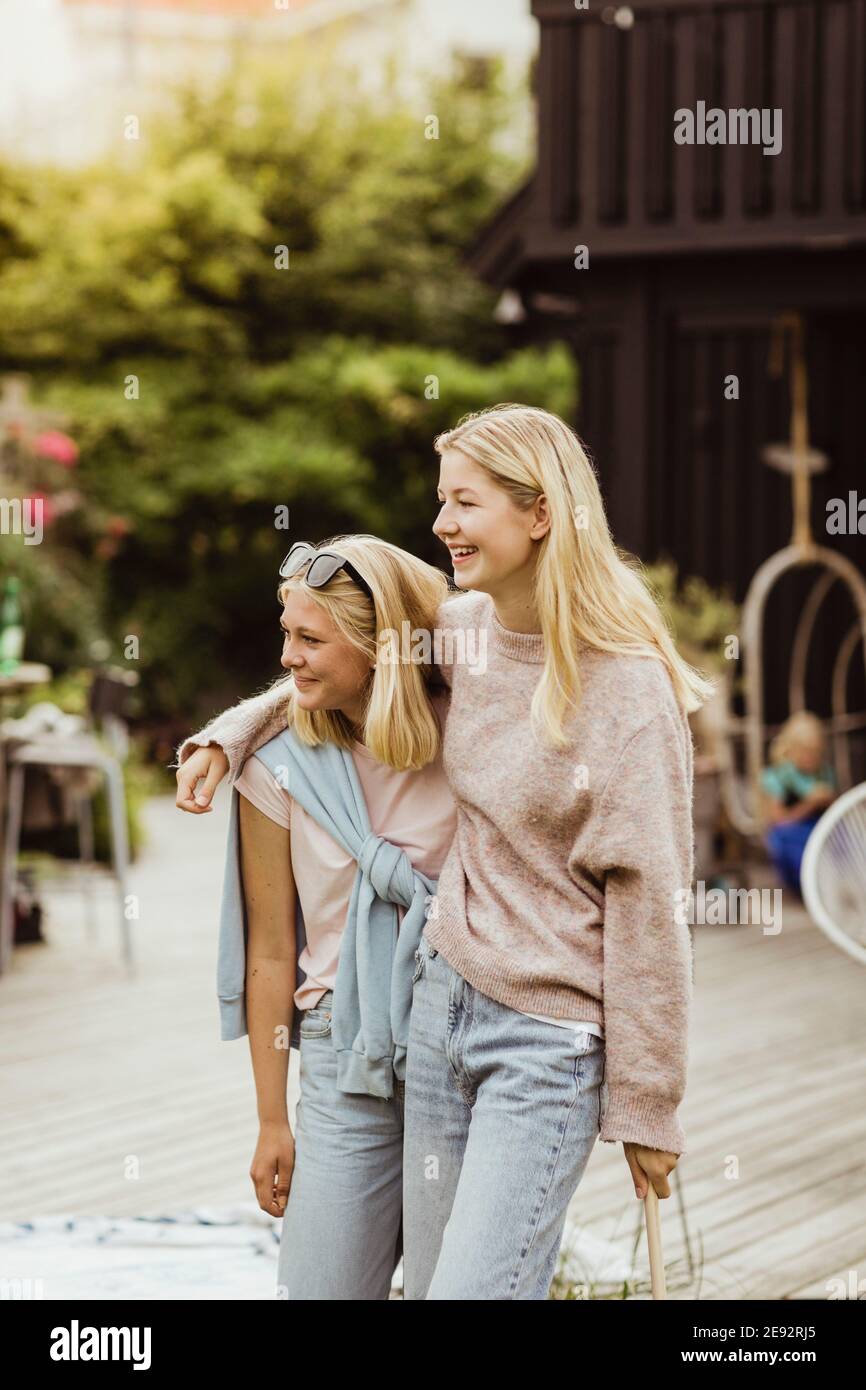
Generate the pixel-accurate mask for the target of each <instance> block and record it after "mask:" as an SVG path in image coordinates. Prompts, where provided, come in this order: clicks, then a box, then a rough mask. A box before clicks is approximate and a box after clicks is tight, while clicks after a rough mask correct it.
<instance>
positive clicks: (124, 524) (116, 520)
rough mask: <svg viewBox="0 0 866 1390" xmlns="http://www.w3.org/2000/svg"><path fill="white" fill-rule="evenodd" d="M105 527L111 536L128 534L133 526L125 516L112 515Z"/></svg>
mask: <svg viewBox="0 0 866 1390" xmlns="http://www.w3.org/2000/svg"><path fill="white" fill-rule="evenodd" d="M105 529H106V531H107V532H108V535H109V536H128V535H129V532H130V531H131V530H132V527H131V526H130V524H129V522H128V521H127V519H126V517H125V516H110V517H109V518H108V525H107V526H106V528H105Z"/></svg>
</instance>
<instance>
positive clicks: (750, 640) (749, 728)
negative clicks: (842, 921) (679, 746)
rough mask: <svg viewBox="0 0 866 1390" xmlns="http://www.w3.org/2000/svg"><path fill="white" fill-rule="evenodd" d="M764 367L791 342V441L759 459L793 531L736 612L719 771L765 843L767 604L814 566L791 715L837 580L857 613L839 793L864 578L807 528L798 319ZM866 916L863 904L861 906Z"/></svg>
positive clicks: (837, 706) (832, 726)
mask: <svg viewBox="0 0 866 1390" xmlns="http://www.w3.org/2000/svg"><path fill="white" fill-rule="evenodd" d="M774 327H775V330H776V331H775V335H774V338H773V343H772V353H771V364H770V370H771V371H772V372H773V374H774V375H781V371H782V355H783V348H784V342H785V336H786V334H788V335H789V336H790V339H791V345H792V364H791V430H790V443H789V444H787V445H772V446H770V447H768V449H767V450H765V454H764V461H765V462H766V463H769V464H770V465H771V466H772V467H775V468H777V469H780V470H781V471H783V472H786V473H789V474H790V475H791V480H792V490H793V530H792V536H791V541H790V544H789V545H787V546H785V547H784V548H783V549H782V550H779V551H777V552H776V553H775V554H774V555H771V556H770V557H769V558H768V559H767V560H765V561H764V562H763V564H761V565H760V566H759V567H758V569H757V570H756V572H755V574H754V576H753V578H752V582H751V584H750V585H749V590H748V593H747V594H746V598H745V601H744V603H743V609H742V620H741V657H742V663H743V672H744V681H745V705H746V712H745V715H744V716H742V717H737V716H736V715H734V714H733V712H732V680H731V678H730V677H728V678H727V681H726V684H727V710H726V717H725V727H724V740H723V756H722V766H721V769H720V774H721V775H720V791H721V797H722V804H723V806H724V808H725V812H726V814H727V816H728V818H729V820H730V822H731V824H732V825H733V827H734V829H735V830H736V831H737V832H738V833H739V834H740V835H742V836H743V837H744V838H747V839H759V838H763V835H764V832H765V830H766V825H765V818H764V815H763V814H762V807H761V773H762V771H763V767H764V758H765V753H766V747H767V743H768V741H769V739H770V738H771V737H772V735H773V734H774V733H775V732H777V731H778V729H779V728H780V727H781V726H780V725H768V724H766V723H765V722H764V673H763V636H764V615H765V612H766V607H767V601H768V599H769V596H770V594H771V592H772V591H773V589H774V588H775V586H776V584H777V583H778V582H779V580H780V579H781V578H782V577H783V576H784V575H786V574H787V573H789V572H790V571H791V570H795V569H799V568H803V567H804V566H807V565H818V566H820V567H821V568H822V570H823V573H822V574H821V575H820V576H819V577H818V579H817V581H816V583H815V584H814V585H813V587H812V590H811V592H810V594H809V596H808V598H807V600H806V603H805V604H804V606H803V610H802V612H801V614H800V618H799V621H798V623H797V629H796V632H795V636H794V645H793V649H792V654H791V665H790V672H789V679H788V704H789V714H794V713H796V712H798V711H801V710H804V709H805V708H806V693H805V687H806V674H807V666H808V656H809V648H810V645H811V640H812V636H813V633H814V630H815V623H816V620H817V617H818V613H819V610H820V608H821V605H822V604H823V602H824V600H825V598H826V597H827V594H828V593H829V592H830V590H831V589H832V587H833V585H834V584H835V583H836V581H837V580H839V581H841V582H842V583H843V584H844V585H846V587H847V589H848V591H849V593H850V595H851V598H852V600H853V603H854V608H855V610H856V613H857V617H856V619H855V622H854V624H853V626H852V627H851V629H850V630H849V632H848V633H847V635H846V637H845V639H844V641H843V642H842V644H841V646H840V649H839V651H838V653H837V655H836V660H835V662H834V666H833V672H832V678H831V701H832V715H831V716H830V717H829V718H828V719H824V720H823V721H822V722H823V723H824V726H825V728H826V729H827V732H828V734H829V737H830V740H831V744H832V750H833V761H834V764H835V768H836V773H837V777H838V779H839V785H840V788H841V790H843V791H844V790H846V788H847V787H850V785H851V781H852V776H851V759H850V747H849V741H848V739H849V735H850V734H851V733H853V732H854V731H856V730H858V729H866V712H863V713H859V714H858V713H850V712H849V711H848V709H847V686H848V677H849V674H850V670H851V661H852V659H853V656H854V652H855V650H856V648H857V645H858V643H859V642H860V640H861V639H862V643H863V659H864V670H866V579H864V577H863V575H862V574H861V573H860V571H859V570H858V569H857V568H856V566H855V565H854V564H852V562H851V561H850V560H848V559H847V558H846V557H845V556H844V555H840V554H838V553H837V552H836V551H834V550H830V549H829V548H828V547H826V546H821V545H818V544H817V543H816V541H815V540H814V538H813V536H812V529H811V519H810V510H811V475H812V473H816V472H820V471H823V469H825V468H826V467H827V459H826V457H825V456H824V455H823V454H821V453H819V452H818V451H817V450H815V449H812V448H811V447H810V443H809V421H808V382H807V376H806V361H805V351H804V327H803V321H802V318H801V316H800V315H799V314H784V315H782V316H781V317H780V318H779V319H778V320H777V321H776V323H775V325H774ZM737 739H742V740H743V741H744V745H745V758H744V762H745V775H744V776H742V775H739V774H738V772H737V760H736V757H735V754H734V746H735V742H736V740H737ZM864 911H866V905H864Z"/></svg>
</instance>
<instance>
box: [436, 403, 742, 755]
mask: <svg viewBox="0 0 866 1390" xmlns="http://www.w3.org/2000/svg"><path fill="white" fill-rule="evenodd" d="M434 447H435V448H436V451H437V453H439V454H440V455H441V454H443V453H444V452H445V450H446V449H459V450H460V452H461V453H463V454H465V455H466V457H467V458H469V459H471V460H472V462H473V463H476V464H478V465H479V467H481V468H483V469H484V470H485V472H486V473H487V474H488V475H489V477H490V478H491V480H492V481H493V482H494V483H496V484H497V485H498V486H499V487H501V488H503V489H504V490H505V492H507V493H508V495H509V497H510V498H511V500H512V501H513V502H514V504H515V506H517V507H519V508H520V509H521V511H528V510H529V508H530V507H532V506H533V505H534V503H536V502H537V501H538V499H539V497H541V495H542V494H543V495H544V496H545V497H546V499H547V505H548V510H549V515H550V529H549V531H548V532H547V534H546V535H545V536H543V537H542V539H541V540H540V541H538V542H537V545H538V554H537V564H536V566H535V573H534V580H533V587H534V594H533V597H534V602H535V605H536V609H537V612H538V615H539V618H540V621H541V631H542V634H543V636H544V653H545V657H544V669H543V672H542V675H541V679H540V680H539V682H538V685H537V687H536V689H535V692H534V694H533V697H532V706H531V719H532V723H533V726H534V728H535V729H536V732H537V731H538V729H539V728H541V730H542V731H543V733H544V734H545V735H546V736H547V738H548V740H549V741H550V742H551V743H552V744H553V745H554V746H555V747H562V746H563V745H565V744H566V743H567V742H568V740H567V738H566V736H565V734H564V732H563V718H564V716H565V714H566V712H567V711H570V710H571V709H572V708H573V707H575V706H577V705H578V704H579V703H580V698H581V683H580V670H579V661H578V651H579V647H580V645H581V643H585V644H587V645H588V646H590V647H595V648H597V649H599V650H601V651H606V652H618V653H622V654H628V655H631V656H651V657H654V658H656V659H658V660H660V661H661V662H662V663H663V664H664V666H665V667H666V669H667V671H668V672H669V674H670V678H671V681H672V683H673V687H674V692H675V695H676V698H677V700H678V701H679V703H680V705H681V706H682V708H683V709H684V710H685V711H686V712H687V713H690V712H691V711H693V710H696V709H699V708H700V707H701V705H702V704H703V702H704V701H705V700H707V699H708V698H709V697H710V695H712V693H713V690H714V688H715V685H714V682H713V681H712V680H710V679H708V678H707V677H705V676H704V675H703V674H702V673H701V672H699V671H697V670H695V669H694V667H692V666H689V665H688V663H687V662H686V661H684V660H683V658H682V657H681V656H680V654H679V652H678V651H677V649H676V646H675V645H674V640H673V636H672V634H671V632H670V631H669V629H668V627H667V625H666V623H665V619H664V616H663V614H662V611H661V609H660V608H659V606H658V604H657V602H656V600H655V598H654V597H653V594H652V591H651V589H650V587H649V585H648V583H647V581H646V579H645V577H644V575H643V572H642V566H641V564H640V561H639V560H637V559H636V557H635V556H633V555H630V554H629V553H628V552H627V551H625V550H622V549H620V547H619V546H617V545H615V544H614V541H613V537H612V536H611V533H610V528H609V526H608V521H607V517H606V515H605V510H604V503H603V501H602V497H601V491H600V489H599V486H598V480H597V478H596V475H595V471H594V468H593V466H592V464H591V463H590V461H589V459H588V457H587V455H586V453H585V451H584V449H583V446H582V444H581V442H580V439H579V438H578V436H577V435H576V434H575V432H574V431H573V430H572V429H570V428H569V426H568V425H567V424H566V423H565V421H564V420H561V419H560V418H559V416H558V415H553V414H551V413H550V412H549V411H546V410H539V409H537V408H535V407H534V406H526V405H515V404H511V403H508V404H505V405H497V406H493V407H491V408H489V409H487V410H480V411H475V412H473V413H472V414H471V415H467V416H464V417H463V419H462V420H461V421H460V422H459V424H458V425H456V426H455V428H454V429H451V430H446V431H445V433H444V434H440V435H439V436H438V437H437V439H436V440H435V444H434Z"/></svg>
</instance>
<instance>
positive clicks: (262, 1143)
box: [250, 1120, 295, 1216]
mask: <svg viewBox="0 0 866 1390" xmlns="http://www.w3.org/2000/svg"><path fill="white" fill-rule="evenodd" d="M294 1167H295V1137H294V1135H293V1134H292V1131H291V1129H290V1128H289V1122H288V1120H282V1121H280V1122H279V1123H265V1124H262V1125H260V1126H259V1142H258V1143H257V1144H256V1151H255V1153H254V1154H253V1161H252V1163H251V1164H250V1177H251V1178H252V1180H253V1187H254V1188H255V1190H256V1197H257V1199H258V1203H259V1206H260V1207H261V1209H262V1211H266V1212H267V1213H268V1215H269V1216H283V1215H284V1213H285V1210H286V1203H287V1202H288V1200H289V1192H290V1190H291V1186H292V1173H293V1172H294Z"/></svg>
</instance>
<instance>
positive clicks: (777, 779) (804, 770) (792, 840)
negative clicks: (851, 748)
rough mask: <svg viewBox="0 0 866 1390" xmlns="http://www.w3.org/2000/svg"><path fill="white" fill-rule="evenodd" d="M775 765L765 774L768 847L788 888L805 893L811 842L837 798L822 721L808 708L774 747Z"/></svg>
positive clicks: (785, 727)
mask: <svg viewBox="0 0 866 1390" xmlns="http://www.w3.org/2000/svg"><path fill="white" fill-rule="evenodd" d="M770 763H771V766H770V767H766V768H764V771H763V772H762V774H761V787H762V790H763V792H764V800H765V807H766V821H767V823H768V825H769V830H768V831H767V834H766V837H765V841H764V843H765V844H766V846H767V849H768V850H769V852H770V858H771V859H772V861H773V864H774V865H775V868H776V870H777V871H778V873H779V875H780V877H781V879H782V882H783V883H784V885H785V887H786V888H793V890H794V892H795V893H797V894H798V895H799V894H800V864H801V862H802V859H803V851H804V850H805V848H806V841H807V840H808V838H809V836H810V834H811V833H812V829H813V827H814V826H815V825H816V824H817V823H818V821H819V820H820V818H821V816H822V815H823V814H824V811H825V810H826V808H827V807H828V806H829V805H830V802H831V801H833V800H834V798H835V795H836V793H835V791H834V786H835V780H836V779H835V775H834V772H833V769H832V767H831V766H830V764H829V763H828V762H826V761H825V755H824V729H823V726H822V724H821V721H820V719H818V718H817V716H816V715H814V714H808V713H807V712H806V711H805V710H802V711H800V713H798V714H792V715H791V717H790V719H788V720H787V721H786V722H785V723H784V724H783V725H782V727H781V729H780V730H779V732H778V734H777V735H776V737H775V738H774V739H773V742H772V743H771V744H770Z"/></svg>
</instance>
